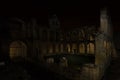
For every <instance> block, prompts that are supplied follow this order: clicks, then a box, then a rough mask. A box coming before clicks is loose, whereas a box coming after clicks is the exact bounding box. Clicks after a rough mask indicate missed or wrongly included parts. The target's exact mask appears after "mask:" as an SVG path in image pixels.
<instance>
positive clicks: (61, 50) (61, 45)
mask: <svg viewBox="0 0 120 80" xmlns="http://www.w3.org/2000/svg"><path fill="white" fill-rule="evenodd" d="M60 52H61V53H63V44H60Z"/></svg>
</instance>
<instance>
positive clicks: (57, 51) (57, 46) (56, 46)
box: [55, 44, 59, 53]
mask: <svg viewBox="0 0 120 80" xmlns="http://www.w3.org/2000/svg"><path fill="white" fill-rule="evenodd" d="M55 52H56V53H59V44H55Z"/></svg>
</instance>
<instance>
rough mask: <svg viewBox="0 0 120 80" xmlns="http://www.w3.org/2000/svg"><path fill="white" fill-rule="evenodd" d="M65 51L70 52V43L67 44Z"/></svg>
mask: <svg viewBox="0 0 120 80" xmlns="http://www.w3.org/2000/svg"><path fill="white" fill-rule="evenodd" d="M67 52H68V53H70V52H71V50H70V44H67Z"/></svg>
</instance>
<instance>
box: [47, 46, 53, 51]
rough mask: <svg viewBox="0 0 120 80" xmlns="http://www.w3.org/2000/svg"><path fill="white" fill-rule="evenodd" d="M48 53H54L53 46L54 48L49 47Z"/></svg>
mask: <svg viewBox="0 0 120 80" xmlns="http://www.w3.org/2000/svg"><path fill="white" fill-rule="evenodd" d="M48 52H49V53H53V46H52V44H50V45H49V51H48Z"/></svg>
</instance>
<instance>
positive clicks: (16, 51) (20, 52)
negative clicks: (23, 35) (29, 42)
mask: <svg viewBox="0 0 120 80" xmlns="http://www.w3.org/2000/svg"><path fill="white" fill-rule="evenodd" d="M9 47H10V52H9V54H10V58H11V59H12V58H15V57H24V58H25V57H27V46H26V45H25V43H23V42H21V41H14V42H12V43H11V44H10V46H9Z"/></svg>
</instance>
